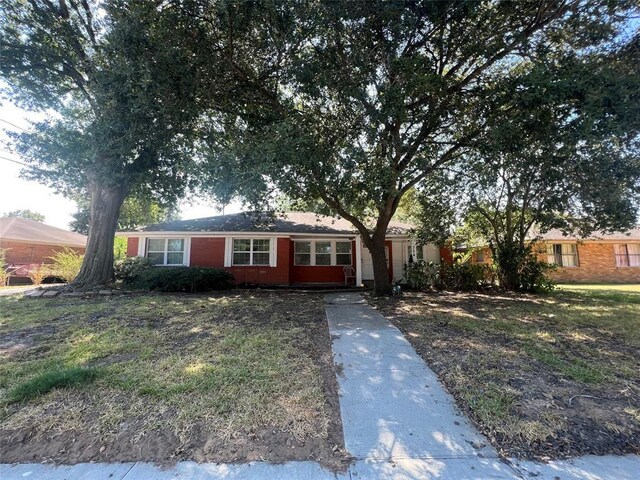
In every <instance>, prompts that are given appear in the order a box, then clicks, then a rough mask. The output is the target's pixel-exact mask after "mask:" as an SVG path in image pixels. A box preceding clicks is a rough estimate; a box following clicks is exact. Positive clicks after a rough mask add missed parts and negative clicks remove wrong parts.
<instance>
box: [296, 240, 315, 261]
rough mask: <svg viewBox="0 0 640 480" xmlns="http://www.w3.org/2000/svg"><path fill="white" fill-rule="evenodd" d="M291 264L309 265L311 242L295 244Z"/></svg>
mask: <svg viewBox="0 0 640 480" xmlns="http://www.w3.org/2000/svg"><path fill="white" fill-rule="evenodd" d="M293 264H294V265H311V242H295V244H294V252H293Z"/></svg>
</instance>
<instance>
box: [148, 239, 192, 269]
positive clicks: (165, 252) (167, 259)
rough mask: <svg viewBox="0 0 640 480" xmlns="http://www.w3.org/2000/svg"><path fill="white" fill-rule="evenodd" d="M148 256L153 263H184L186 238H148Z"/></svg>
mask: <svg viewBox="0 0 640 480" xmlns="http://www.w3.org/2000/svg"><path fill="white" fill-rule="evenodd" d="M147 258H148V259H149V261H150V262H151V263H152V264H153V265H184V238H148V239H147Z"/></svg>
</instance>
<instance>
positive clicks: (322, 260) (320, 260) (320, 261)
mask: <svg viewBox="0 0 640 480" xmlns="http://www.w3.org/2000/svg"><path fill="white" fill-rule="evenodd" d="M316 265H331V242H316Z"/></svg>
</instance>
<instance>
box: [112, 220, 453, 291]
mask: <svg viewBox="0 0 640 480" xmlns="http://www.w3.org/2000/svg"><path fill="white" fill-rule="evenodd" d="M410 228H411V227H410V225H407V224H402V223H399V222H391V224H390V225H389V228H388V231H387V239H386V247H387V265H388V270H389V277H390V278H391V279H392V280H400V278H401V277H402V267H403V265H404V264H405V263H407V262H408V261H409V258H412V259H415V260H420V259H424V260H427V261H433V262H439V261H440V252H439V249H438V248H437V247H436V246H434V245H426V246H422V247H420V246H418V245H417V244H416V242H415V241H414V240H412V239H411V238H410V236H409V231H410ZM117 235H118V236H121V237H126V238H127V255H128V256H130V257H132V256H140V257H146V258H148V259H149V260H150V261H151V262H152V263H154V264H155V265H163V266H176V265H186V266H202V267H215V268H222V269H225V270H227V271H229V272H231V273H232V274H233V276H234V279H235V282H236V283H237V284H254V285H300V284H307V285H309V284H345V283H349V284H355V285H362V284H363V283H368V282H372V281H373V264H372V261H371V255H370V254H369V252H368V250H367V249H366V248H363V244H362V239H361V236H360V234H359V233H358V232H357V230H356V229H355V227H354V226H353V225H352V224H351V223H350V222H348V221H347V220H345V219H343V218H339V217H329V216H325V215H318V214H315V213H309V212H291V213H286V214H282V215H278V216H276V217H274V218H266V217H263V218H260V217H258V216H256V215H252V214H250V213H236V214H230V215H219V216H215V217H207V218H198V219H194V220H179V221H172V222H167V223H161V224H156V225H149V226H146V227H141V228H138V229H136V230H132V231H121V232H118V234H117Z"/></svg>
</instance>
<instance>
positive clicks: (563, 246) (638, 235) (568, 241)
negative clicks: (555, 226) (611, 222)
mask: <svg viewBox="0 0 640 480" xmlns="http://www.w3.org/2000/svg"><path fill="white" fill-rule="evenodd" d="M541 241H542V242H543V243H544V247H543V251H542V252H540V255H541V257H542V258H543V259H545V260H546V261H547V262H549V263H553V264H555V265H556V266H557V270H555V271H554V272H552V273H551V275H550V276H551V277H552V278H553V279H554V280H556V281H557V282H583V283H589V282H604V283H640V228H635V229H633V230H630V231H628V232H616V233H611V234H599V235H598V234H594V235H592V236H590V237H588V238H577V237H565V236H563V235H562V232H560V231H558V230H552V231H550V232H547V233H545V234H544V235H542V238H541Z"/></svg>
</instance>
